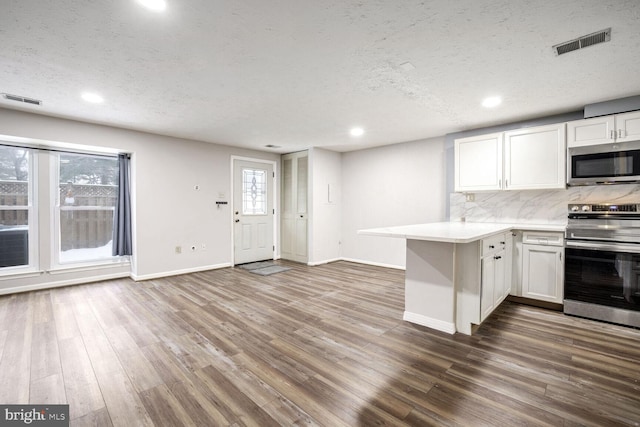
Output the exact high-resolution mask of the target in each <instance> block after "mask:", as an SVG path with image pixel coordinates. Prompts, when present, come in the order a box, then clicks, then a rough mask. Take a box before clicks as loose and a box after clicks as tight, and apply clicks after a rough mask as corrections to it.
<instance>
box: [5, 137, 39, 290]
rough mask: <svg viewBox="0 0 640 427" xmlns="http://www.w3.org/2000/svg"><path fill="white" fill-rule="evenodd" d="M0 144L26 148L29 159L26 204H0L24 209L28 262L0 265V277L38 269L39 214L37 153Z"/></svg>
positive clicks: (32, 150) (6, 208) (12, 208)
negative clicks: (25, 214) (26, 219)
mask: <svg viewBox="0 0 640 427" xmlns="http://www.w3.org/2000/svg"><path fill="white" fill-rule="evenodd" d="M0 142H1V143H2V145H4V146H7V147H13V148H16V149H23V150H27V152H28V153H29V159H28V161H27V167H28V174H27V175H28V180H27V205H26V206H22V205H21V206H10V205H0V210H3V211H5V210H6V211H8V210H24V211H26V212H27V218H28V221H27V229H28V231H27V244H28V245H29V247H28V251H27V257H28V262H27V264H24V265H15V266H10V267H0V277H1V276H9V275H18V274H22V273H33V272H35V271H38V268H39V264H40V259H39V250H38V243H39V227H38V224H39V216H38V209H36V208H37V207H38V206H37V200H38V197H37V194H38V193H37V191H38V186H37V183H38V177H39V175H38V153H37V150H34V149H32V148H28V147H22V146H18V145H13V144H9V143H7V141H4V140H2V141H0ZM16 208H18V209H16Z"/></svg>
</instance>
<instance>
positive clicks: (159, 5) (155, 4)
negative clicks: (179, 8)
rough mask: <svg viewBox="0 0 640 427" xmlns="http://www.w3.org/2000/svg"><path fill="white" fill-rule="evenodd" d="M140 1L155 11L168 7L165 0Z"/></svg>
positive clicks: (139, 1)
mask: <svg viewBox="0 0 640 427" xmlns="http://www.w3.org/2000/svg"><path fill="white" fill-rule="evenodd" d="M138 3H140V4H141V5H143V6H144V7H146V8H147V9H150V10H153V11H154V12H162V11H164V10H165V9H166V8H167V2H166V1H165V0H138Z"/></svg>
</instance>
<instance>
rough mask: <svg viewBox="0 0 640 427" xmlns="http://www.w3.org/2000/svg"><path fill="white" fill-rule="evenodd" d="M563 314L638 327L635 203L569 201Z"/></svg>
mask: <svg viewBox="0 0 640 427" xmlns="http://www.w3.org/2000/svg"><path fill="white" fill-rule="evenodd" d="M564 312H565V313H567V314H573V315H576V316H582V317H588V318H591V319H598V320H604V321H608V322H613V323H620V324H623V325H629V326H635V327H640V204H609V203H607V204H570V205H569V219H568V224H567V231H566V240H565V280H564Z"/></svg>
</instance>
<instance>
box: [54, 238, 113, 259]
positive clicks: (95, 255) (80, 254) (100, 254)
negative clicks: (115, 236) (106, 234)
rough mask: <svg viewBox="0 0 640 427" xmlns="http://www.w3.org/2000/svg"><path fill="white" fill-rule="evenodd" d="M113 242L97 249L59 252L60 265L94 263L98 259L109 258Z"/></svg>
mask: <svg viewBox="0 0 640 427" xmlns="http://www.w3.org/2000/svg"><path fill="white" fill-rule="evenodd" d="M112 247H113V240H111V241H109V243H107V244H106V245H104V246H100V247H99V248H87V249H69V250H68V251H62V252H60V264H71V263H74V262H83V261H95V260H98V259H105V258H111V257H112V255H111V249H112Z"/></svg>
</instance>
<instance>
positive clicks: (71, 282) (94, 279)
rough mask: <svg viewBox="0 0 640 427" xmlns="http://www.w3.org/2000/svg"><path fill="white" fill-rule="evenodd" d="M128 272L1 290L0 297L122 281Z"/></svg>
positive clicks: (127, 275)
mask: <svg viewBox="0 0 640 427" xmlns="http://www.w3.org/2000/svg"><path fill="white" fill-rule="evenodd" d="M129 275H130V274H129V272H128V271H126V272H120V273H112V274H104V275H101V276H91V277H82V278H76V279H68V280H60V281H58V282H46V283H38V284H35V285H25V286H15V287H12V288H1V289H0V295H6V294H15V293H18V292H29V291H39V290H42V289H50V288H61V287H63V286H72V285H84V284H87V283H94V282H102V281H104V280H112V279H124V278H128V277H129Z"/></svg>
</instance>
